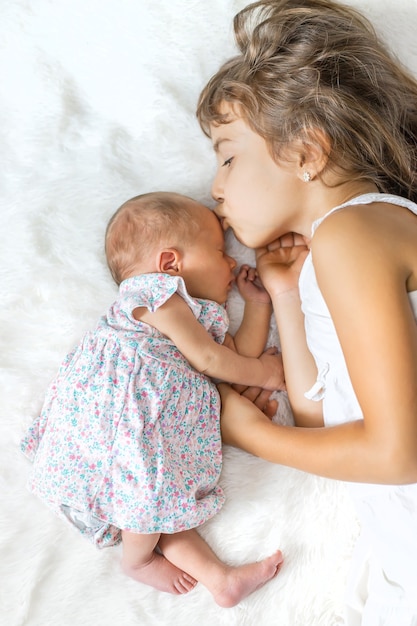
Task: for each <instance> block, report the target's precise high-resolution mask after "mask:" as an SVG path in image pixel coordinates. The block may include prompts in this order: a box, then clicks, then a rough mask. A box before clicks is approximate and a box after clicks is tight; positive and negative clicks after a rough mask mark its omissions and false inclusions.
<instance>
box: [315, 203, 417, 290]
mask: <svg viewBox="0 0 417 626" xmlns="http://www.w3.org/2000/svg"><path fill="white" fill-rule="evenodd" d="M404 209H405V210H404ZM416 216H417V205H416V204H414V203H413V202H410V201H409V200H406V199H405V198H399V197H397V196H390V195H386V194H367V195H366V196H359V197H357V198H354V199H353V201H350V202H348V203H346V204H344V205H340V206H339V207H335V209H333V210H332V211H330V212H329V213H328V214H327V215H326V216H324V218H322V219H321V220H319V221H318V223H317V222H316V224H315V228H314V231H313V234H314V236H313V237H312V241H311V250H312V257H313V260H314V265H315V268H316V271H317V272H318V273H319V274H320V273H327V272H330V264H331V270H332V271H336V272H339V274H340V276H343V277H344V276H346V275H349V274H352V273H353V274H356V275H357V276H362V277H363V278H364V277H365V275H366V274H367V272H368V271H369V275H368V278H371V277H372V276H376V275H377V274H378V275H381V276H383V275H384V273H385V275H386V276H388V275H392V276H394V275H395V276H397V277H401V278H402V279H404V281H405V282H407V281H408V280H409V279H408V276H410V275H413V276H415V280H412V281H411V283H410V285H409V286H408V289H409V290H413V289H415V288H416V285H417V254H416V245H415V242H416V240H417V217H416Z"/></svg>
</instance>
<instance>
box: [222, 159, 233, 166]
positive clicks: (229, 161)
mask: <svg viewBox="0 0 417 626" xmlns="http://www.w3.org/2000/svg"><path fill="white" fill-rule="evenodd" d="M232 161H233V157H230V158H229V159H226V161H225V162H224V163H223V165H222V167H225V166H226V167H228V166H229V165H230V164H231V163H232Z"/></svg>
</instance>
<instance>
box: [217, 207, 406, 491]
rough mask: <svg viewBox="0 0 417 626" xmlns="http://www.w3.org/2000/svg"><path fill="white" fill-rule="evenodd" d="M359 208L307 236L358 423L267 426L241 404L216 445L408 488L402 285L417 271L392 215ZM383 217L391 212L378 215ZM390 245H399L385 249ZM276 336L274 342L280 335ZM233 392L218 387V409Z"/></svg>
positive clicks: (343, 476)
mask: <svg viewBox="0 0 417 626" xmlns="http://www.w3.org/2000/svg"><path fill="white" fill-rule="evenodd" d="M360 210H362V211H363V213H362V215H359V214H358V212H357V211H356V212H355V211H350V210H349V211H348V210H346V209H345V210H344V211H342V212H340V213H335V214H334V215H333V216H329V217H328V218H327V219H326V220H325V221H324V222H323V224H322V225H321V226H320V227H319V229H317V232H316V234H315V238H314V242H313V243H314V245H313V255H314V262H315V268H316V274H317V278H318V281H319V284H320V288H321V290H322V293H323V296H324V298H325V300H326V303H327V305H328V307H329V310H330V313H331V315H332V318H333V321H334V324H335V327H336V330H337V333H338V336H339V339H340V342H341V345H342V349H343V352H344V355H345V358H346V362H347V366H348V370H349V373H350V377H351V381H352V384H353V387H354V389H355V392H356V395H357V398H358V401H359V403H360V406H361V408H362V411H363V415H364V418H363V420H358V421H354V422H349V423H345V424H341V425H339V426H334V427H327V428H315V429H312V428H291V427H285V426H280V425H277V424H273V423H271V422H270V421H269V420H268V419H267V418H266V417H264V416H263V415H262V413H260V412H257V413H256V414H255V412H254V411H253V407H252V409H250V408H249V407H251V406H252V405H250V404H248V409H247V411H246V414H245V415H244V414H243V412H242V411H240V414H239V424H235V423H234V420H233V419H231V418H228V421H226V422H224V423H223V424H222V433H223V437H224V440H225V442H226V443H231V444H232V445H237V446H239V447H242V448H244V449H245V450H247V451H249V452H252V453H253V454H256V455H258V456H260V457H262V458H264V459H267V460H269V461H273V462H276V463H281V464H284V465H289V466H292V467H295V468H298V469H301V470H304V471H307V472H312V473H315V474H319V475H321V476H327V477H329V478H336V479H341V480H348V481H359V482H374V483H385V484H401V483H412V482H417V330H416V322H415V319H414V316H413V312H412V309H411V307H410V304H409V301H408V297H407V291H406V284H407V282H409V281H410V274H411V270H410V267H411V265H412V260H413V262H414V265H415V266H416V265H417V262H416V259H415V256H416V252H415V241H416V236H415V235H416V231H415V228H414V230H413V228H412V226H413V224H412V223H411V222H409V224H408V226H407V228H405V227H404V222H407V220H404V216H403V217H402V218H401V219H398V210H395V211H393V212H391V211H386V210H383V211H381V210H380V209H379V211H378V207H373V208H367V209H366V211H364V210H363V207H360ZM375 211H376V212H375ZM389 213H395V215H394V216H393V217H390V218H386V217H385V215H387V214H389ZM413 219H414V220H415V217H414V218H413ZM414 227H415V223H414ZM396 240H397V241H401V246H398V245H397V246H393V245H392V243H391V242H392V241H396ZM414 276H415V277H417V267H415V269H414ZM414 280H417V278H415V279H414ZM414 288H415V287H414ZM287 321H288V320H287ZM279 330H280V334H281V336H283V335H284V334H285V333H286V332H287V331H288V328H287V327H282V328H279ZM289 349H291V346H290V347H289ZM287 384H288V382H287ZM233 393H234V392H233V390H230V391H229V390H228V389H222V402H223V404H224V403H225V402H229V406H230V403H231V402H234V397H233ZM225 415H226V416H230V415H232V416H233V412H232V413H231V411H230V410H226V411H225Z"/></svg>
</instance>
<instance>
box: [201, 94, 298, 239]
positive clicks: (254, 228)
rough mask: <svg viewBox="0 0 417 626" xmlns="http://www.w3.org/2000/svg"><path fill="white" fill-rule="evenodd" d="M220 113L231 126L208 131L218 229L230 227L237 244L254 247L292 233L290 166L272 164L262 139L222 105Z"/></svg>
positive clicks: (294, 188)
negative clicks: (213, 156) (213, 162)
mask: <svg viewBox="0 0 417 626" xmlns="http://www.w3.org/2000/svg"><path fill="white" fill-rule="evenodd" d="M222 112H224V113H229V114H230V116H231V119H232V121H231V122H230V123H228V124H222V125H220V126H211V138H212V141H213V147H214V150H215V153H216V156H217V162H218V167H217V173H216V176H215V179H214V182H213V186H212V194H213V197H214V199H215V200H216V201H217V202H218V203H219V204H218V206H217V207H216V208H215V212H216V213H217V215H218V216H219V217H220V220H221V222H222V226H223V228H224V230H226V229H227V228H229V227H230V228H232V229H233V231H234V233H235V235H236V237H237V239H239V240H240V241H241V242H242V243H243V244H245V245H246V246H248V247H249V248H258V247H260V246H263V245H266V244H268V243H270V242H271V241H273V240H274V239H276V238H277V237H280V236H281V235H283V234H285V233H286V232H289V231H293V230H297V228H296V227H297V215H298V214H299V213H300V208H301V206H300V204H301V202H300V201H301V197H300V194H301V193H302V182H301V181H300V178H299V176H298V175H297V174H299V171H297V168H296V164H295V163H288V164H285V165H282V164H278V163H276V161H274V159H273V158H272V156H271V154H270V152H269V149H268V146H267V144H266V142H265V140H264V139H263V138H262V137H261V136H260V135H258V134H256V133H255V132H254V131H253V130H252V129H251V128H250V127H249V126H248V124H247V123H246V122H245V121H244V120H243V119H242V118H240V117H238V116H236V114H235V113H234V112H233V111H232V109H231V107H230V105H227V104H224V105H223V111H222ZM300 183H301V184H300ZM298 232H300V231H299V230H298Z"/></svg>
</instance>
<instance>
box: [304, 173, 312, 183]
mask: <svg viewBox="0 0 417 626" xmlns="http://www.w3.org/2000/svg"><path fill="white" fill-rule="evenodd" d="M303 181H304V182H305V183H309V182H310V181H311V174H310V172H303Z"/></svg>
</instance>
